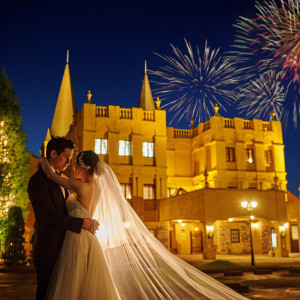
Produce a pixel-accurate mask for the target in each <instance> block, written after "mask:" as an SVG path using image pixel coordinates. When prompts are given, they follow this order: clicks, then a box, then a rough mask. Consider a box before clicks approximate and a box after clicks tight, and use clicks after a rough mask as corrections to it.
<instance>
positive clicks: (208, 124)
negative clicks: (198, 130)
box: [203, 121, 210, 131]
mask: <svg viewBox="0 0 300 300" xmlns="http://www.w3.org/2000/svg"><path fill="white" fill-rule="evenodd" d="M208 129H210V122H209V121H207V122H206V123H204V125H203V131H206V130H208Z"/></svg>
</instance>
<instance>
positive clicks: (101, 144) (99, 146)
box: [95, 139, 107, 154]
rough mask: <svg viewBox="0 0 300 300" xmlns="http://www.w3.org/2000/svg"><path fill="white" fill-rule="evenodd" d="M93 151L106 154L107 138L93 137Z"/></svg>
mask: <svg viewBox="0 0 300 300" xmlns="http://www.w3.org/2000/svg"><path fill="white" fill-rule="evenodd" d="M95 152H96V153H97V154H107V139H95Z"/></svg>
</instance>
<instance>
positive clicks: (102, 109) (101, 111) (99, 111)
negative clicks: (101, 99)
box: [96, 106, 108, 117]
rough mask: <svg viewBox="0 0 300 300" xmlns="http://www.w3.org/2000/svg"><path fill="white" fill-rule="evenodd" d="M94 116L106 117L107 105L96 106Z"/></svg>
mask: <svg viewBox="0 0 300 300" xmlns="http://www.w3.org/2000/svg"><path fill="white" fill-rule="evenodd" d="M96 117H108V109H107V106H96Z"/></svg>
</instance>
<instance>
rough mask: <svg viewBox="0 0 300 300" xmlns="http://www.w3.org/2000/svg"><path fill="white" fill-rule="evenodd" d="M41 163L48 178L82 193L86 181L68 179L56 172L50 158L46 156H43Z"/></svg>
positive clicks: (77, 192)
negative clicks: (49, 160)
mask: <svg viewBox="0 0 300 300" xmlns="http://www.w3.org/2000/svg"><path fill="white" fill-rule="evenodd" d="M41 164H42V168H43V171H44V174H45V175H46V177H47V178H49V179H50V180H52V181H54V182H55V183H57V184H59V185H60V186H62V187H64V188H66V189H68V190H70V191H72V192H75V193H76V194H80V192H81V190H82V188H83V185H84V183H83V182H81V181H79V180H74V179H68V178H64V177H62V176H59V175H57V174H55V172H54V171H53V169H52V168H51V166H50V164H49V162H48V160H47V159H46V158H41Z"/></svg>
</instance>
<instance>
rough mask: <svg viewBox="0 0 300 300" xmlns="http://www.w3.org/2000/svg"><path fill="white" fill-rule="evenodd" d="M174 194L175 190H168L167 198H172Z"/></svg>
mask: <svg viewBox="0 0 300 300" xmlns="http://www.w3.org/2000/svg"><path fill="white" fill-rule="evenodd" d="M175 192H176V189H175V188H168V189H167V197H168V198H169V197H171V196H173V195H174V194H175Z"/></svg>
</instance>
